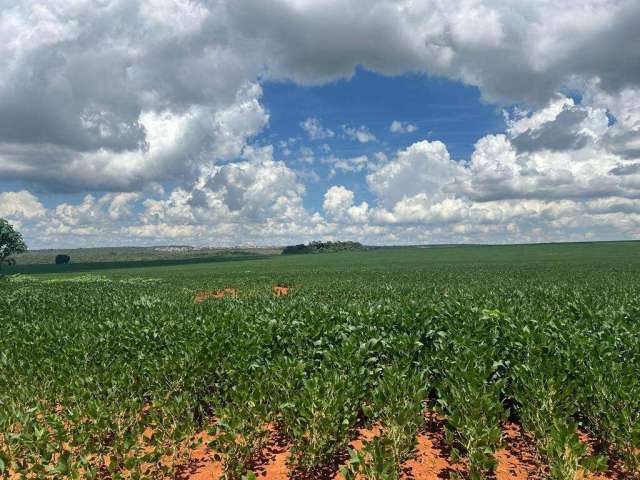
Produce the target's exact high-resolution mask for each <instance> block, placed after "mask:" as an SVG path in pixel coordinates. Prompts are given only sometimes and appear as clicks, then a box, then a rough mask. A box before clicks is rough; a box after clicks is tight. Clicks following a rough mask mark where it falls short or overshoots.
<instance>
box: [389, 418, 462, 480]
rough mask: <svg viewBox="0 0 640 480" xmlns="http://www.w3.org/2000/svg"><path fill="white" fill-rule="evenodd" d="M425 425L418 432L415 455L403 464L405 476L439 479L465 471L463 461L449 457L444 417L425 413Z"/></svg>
mask: <svg viewBox="0 0 640 480" xmlns="http://www.w3.org/2000/svg"><path fill="white" fill-rule="evenodd" d="M425 419H426V422H425V426H424V428H423V429H422V430H421V431H420V432H419V433H418V436H417V439H416V440H417V445H416V451H415V455H414V457H413V458H412V459H410V460H409V461H407V462H405V464H404V465H403V466H402V467H403V468H402V470H403V476H402V477H403V478H406V479H415V480H438V479H442V478H449V477H450V474H452V473H464V472H465V467H464V465H463V464H461V463H453V462H451V460H450V459H449V450H450V449H449V447H448V445H447V444H446V442H445V439H444V419H443V418H442V417H440V416H438V415H437V414H435V413H434V412H427V413H426V414H425Z"/></svg>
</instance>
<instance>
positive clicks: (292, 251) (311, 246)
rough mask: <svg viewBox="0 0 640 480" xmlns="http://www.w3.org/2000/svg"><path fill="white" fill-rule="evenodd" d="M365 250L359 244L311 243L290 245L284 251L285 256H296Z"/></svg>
mask: <svg viewBox="0 0 640 480" xmlns="http://www.w3.org/2000/svg"><path fill="white" fill-rule="evenodd" d="M360 250H365V247H363V246H362V244H361V243H358V242H310V243H308V244H306V245H303V244H300V245H290V246H288V247H285V248H284V249H283V250H282V254H283V255H296V254H301V253H336V252H355V251H360Z"/></svg>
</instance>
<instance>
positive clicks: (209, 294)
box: [194, 288, 238, 303]
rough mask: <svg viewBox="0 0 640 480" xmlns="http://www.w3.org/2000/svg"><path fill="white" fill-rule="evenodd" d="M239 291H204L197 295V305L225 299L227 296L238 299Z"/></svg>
mask: <svg viewBox="0 0 640 480" xmlns="http://www.w3.org/2000/svg"><path fill="white" fill-rule="evenodd" d="M237 295H238V291H237V290H236V289H235V288H224V289H222V290H208V291H207V290H203V291H200V292H197V293H196V298H195V299H194V302H195V303H202V302H204V301H205V300H209V299H210V298H224V297H226V296H230V297H236V296H237Z"/></svg>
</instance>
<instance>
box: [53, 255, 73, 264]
mask: <svg viewBox="0 0 640 480" xmlns="http://www.w3.org/2000/svg"><path fill="white" fill-rule="evenodd" d="M70 261H71V257H70V256H69V255H62V254H61V255H56V265H66V264H67V263H69V262H70Z"/></svg>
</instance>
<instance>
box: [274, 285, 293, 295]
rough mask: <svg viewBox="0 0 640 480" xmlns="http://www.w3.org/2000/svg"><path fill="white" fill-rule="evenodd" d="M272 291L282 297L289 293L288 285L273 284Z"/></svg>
mask: <svg viewBox="0 0 640 480" xmlns="http://www.w3.org/2000/svg"><path fill="white" fill-rule="evenodd" d="M273 293H274V294H275V295H276V297H284V296H285V295H289V287H288V286H287V285H274V286H273Z"/></svg>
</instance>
